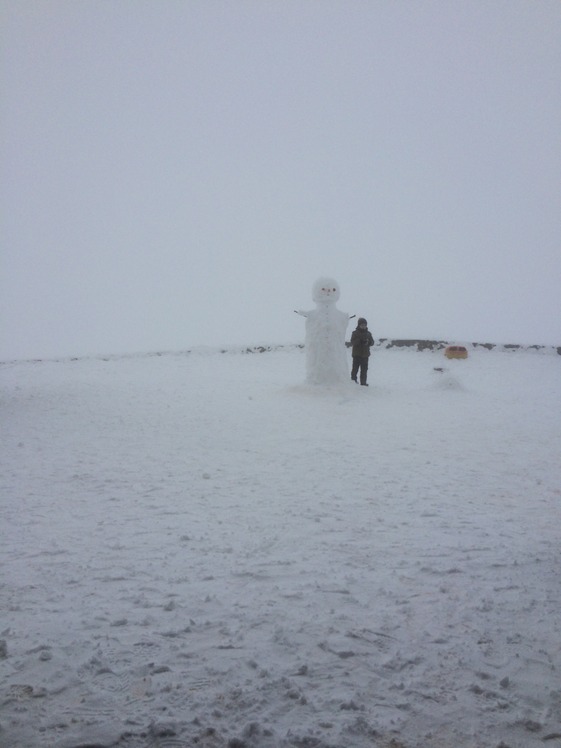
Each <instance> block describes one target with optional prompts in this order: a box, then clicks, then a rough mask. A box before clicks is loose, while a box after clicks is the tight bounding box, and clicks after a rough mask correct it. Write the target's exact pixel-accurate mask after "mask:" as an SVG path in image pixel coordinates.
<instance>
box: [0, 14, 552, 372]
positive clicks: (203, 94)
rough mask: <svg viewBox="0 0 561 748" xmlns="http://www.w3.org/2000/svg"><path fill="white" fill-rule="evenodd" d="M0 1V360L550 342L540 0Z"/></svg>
mask: <svg viewBox="0 0 561 748" xmlns="http://www.w3.org/2000/svg"><path fill="white" fill-rule="evenodd" d="M0 7H1V16H0V26H1V28H2V31H1V40H0V41H1V45H2V64H1V73H0V74H1V86H2V95H1V98H2V125H1V126H2V146H1V158H2V177H1V200H2V229H1V234H2V238H1V275H0V292H1V296H0V313H1V318H0V324H1V335H0V360H6V359H13V358H31V357H40V356H64V355H83V354H95V353H125V352H142V351H156V350H181V349H185V348H188V347H192V346H197V345H210V346H215V345H238V344H243V345H246V344H247V345H254V344H259V343H286V342H301V341H302V340H303V339H304V324H303V320H302V317H299V316H297V315H295V314H294V312H293V310H294V309H310V308H313V306H314V304H313V301H312V299H311V287H312V284H313V282H314V280H315V279H316V278H317V277H318V276H322V275H330V276H333V277H335V278H336V279H337V280H338V281H339V283H340V285H341V299H340V301H339V302H338V308H340V309H342V310H343V311H348V312H349V313H350V314H357V315H360V316H364V317H367V318H368V320H369V324H370V329H371V331H372V333H373V334H374V336H375V337H382V336H383V337H411V338H419V337H430V338H442V339H447V340H451V341H455V342H471V341H479V342H487V341H490V342H498V343H536V344H554V345H561V292H560V286H561V241H560V237H561V135H560V133H561V44H560V43H559V40H560V39H561V3H559V2H558V0H536V1H533V0H532V1H530V0H525V1H523V2H521V1H520V0H491V1H490V0H481V1H480V0H466V1H463V0H458V2H449V0H426V1H425V0H421V1H420V2H409V0H403V1H401V0H181V1H180V0H163V1H160V0H112V1H111V2H105V1H103V0H81V2H75V0H49V2H39V1H37V2H35V1H31V0H3V1H2V3H1V5H0ZM351 329H352V326H351V325H350V326H349V335H350V331H351Z"/></svg>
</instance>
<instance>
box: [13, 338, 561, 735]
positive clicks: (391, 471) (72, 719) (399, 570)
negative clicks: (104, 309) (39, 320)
mask: <svg viewBox="0 0 561 748" xmlns="http://www.w3.org/2000/svg"><path fill="white" fill-rule="evenodd" d="M435 367H436V368H441V367H444V368H445V371H436V370H435ZM304 369H305V363H304V353H303V351H302V350H301V349H299V348H297V347H293V348H290V347H289V348H286V349H281V350H276V351H272V352H266V353H262V354H259V353H253V354H242V353H239V352H227V353H220V352H213V351H204V350H197V351H193V352H191V353H189V354H176V355H173V354H166V355H161V356H137V357H134V356H132V357H109V358H107V359H105V360H103V359H101V358H100V359H96V358H92V359H82V360H77V361H70V360H67V361H58V362H48V361H44V362H39V363H10V364H4V365H3V366H1V367H0V378H1V431H0V450H1V458H0V459H1V461H2V472H1V477H0V491H1V535H2V538H1V546H0V554H1V577H0V579H1V588H0V594H1V619H0V620H1V623H0V639H1V640H2V641H1V642H0V703H1V705H2V707H1V711H0V745H1V746H2V748H16V747H18V748H38V747H39V746H41V747H46V746H49V747H56V748H71V747H74V746H94V745H95V746H104V747H109V746H119V748H148V747H150V748H156V747H157V748H172V747H173V748H177V747H180V746H181V747H183V748H185V747H188V746H198V747H199V748H226V747H227V746H229V748H243V747H245V748H279V747H280V746H301V747H303V746H306V748H327V747H328V746H329V747H335V746H336V747H337V748H363V747H365V746H370V747H376V748H378V747H380V748H381V747H384V748H385V747H387V746H393V747H394V748H397V747H398V746H399V747H401V746H406V747H407V748H467V747H468V746H469V748H476V747H477V748H498V746H502V748H505V746H509V748H534V747H535V746H540V747H541V748H543V746H545V748H554V747H555V748H557V747H558V746H559V745H561V563H560V562H561V421H560V414H561V357H559V356H558V355H554V354H553V353H544V352H537V351H533V352H530V351H519V352H516V353H506V352H501V351H487V350H484V349H479V350H475V351H471V352H470V357H469V358H468V360H466V361H447V360H446V359H445V358H444V356H443V355H442V352H430V351H425V352H423V353H419V352H414V351H412V350H398V349H392V350H381V349H380V350H376V351H375V353H374V355H373V357H372V359H371V368H370V378H369V381H370V387H369V388H365V387H360V386H357V385H354V384H353V383H351V382H350V381H349V384H348V385H346V386H342V387H340V388H325V387H311V386H307V385H305V384H304V383H303V381H304V376H305V373H304Z"/></svg>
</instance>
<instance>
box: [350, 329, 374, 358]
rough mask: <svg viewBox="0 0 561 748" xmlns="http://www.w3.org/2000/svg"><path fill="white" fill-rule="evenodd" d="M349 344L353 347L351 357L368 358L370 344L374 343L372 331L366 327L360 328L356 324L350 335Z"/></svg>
mask: <svg viewBox="0 0 561 748" xmlns="http://www.w3.org/2000/svg"><path fill="white" fill-rule="evenodd" d="M359 323H360V320H359ZM351 345H352V347H353V358H354V357H357V358H368V356H370V346H372V345H374V338H373V337H372V333H371V332H370V331H369V330H368V328H367V327H366V328H362V329H361V328H360V327H358V326H357V328H356V330H353V334H352V335H351Z"/></svg>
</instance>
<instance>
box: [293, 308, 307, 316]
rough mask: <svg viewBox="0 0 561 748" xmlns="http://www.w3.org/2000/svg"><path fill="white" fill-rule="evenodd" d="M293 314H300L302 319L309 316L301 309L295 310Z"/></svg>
mask: <svg viewBox="0 0 561 748" xmlns="http://www.w3.org/2000/svg"><path fill="white" fill-rule="evenodd" d="M294 312H295V313H296V314H300V315H301V316H302V317H307V316H308V314H309V312H304V311H303V310H302V309H295V310H294Z"/></svg>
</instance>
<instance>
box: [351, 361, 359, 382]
mask: <svg viewBox="0 0 561 748" xmlns="http://www.w3.org/2000/svg"><path fill="white" fill-rule="evenodd" d="M359 366H360V359H359V358H358V357H357V356H353V368H352V371H351V379H352V380H353V382H356V376H357V374H358V368H359Z"/></svg>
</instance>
